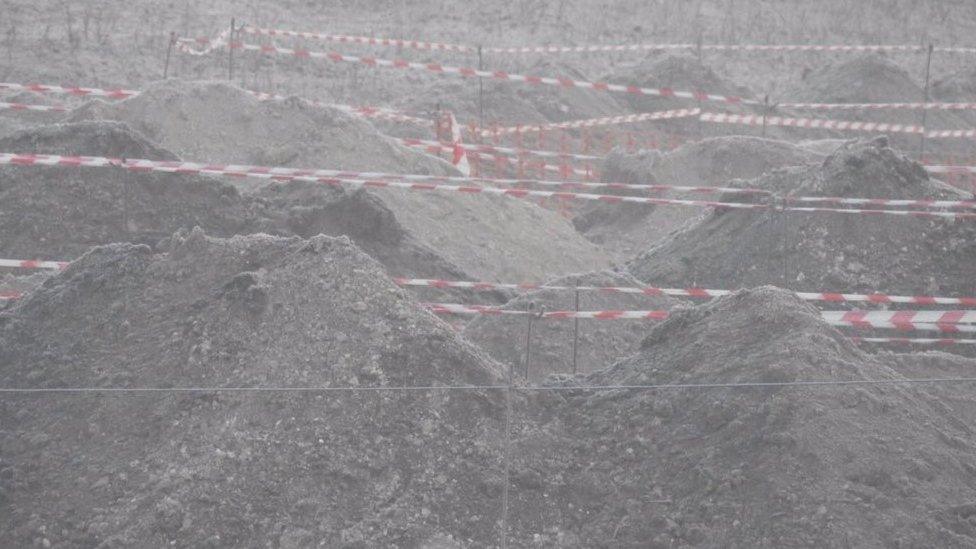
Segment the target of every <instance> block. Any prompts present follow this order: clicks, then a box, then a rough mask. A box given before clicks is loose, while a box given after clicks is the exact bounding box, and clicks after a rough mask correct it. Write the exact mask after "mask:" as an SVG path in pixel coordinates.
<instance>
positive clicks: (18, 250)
mask: <svg viewBox="0 0 976 549" xmlns="http://www.w3.org/2000/svg"><path fill="white" fill-rule="evenodd" d="M0 151H4V152H16V153H47V154H63V155H86V156H110V157H116V158H122V157H129V158H149V159H154V160H174V159H176V157H175V156H174V155H173V154H172V153H170V152H168V151H166V150H164V149H161V148H159V147H157V146H155V145H153V144H151V143H149V142H148V141H146V140H145V138H143V137H141V136H140V135H138V134H136V133H134V132H133V131H132V130H130V129H129V128H128V127H126V126H125V125H123V124H119V123H115V122H84V123H77V124H62V125H54V126H44V127H40V128H37V129H31V130H24V131H21V132H18V133H16V134H14V135H11V136H9V137H6V138H3V139H0ZM0 202H2V203H3V204H4V208H3V210H4V213H3V214H0V253H2V254H3V256H4V257H10V258H32V259H33V258H37V259H52V260H70V259H74V258H76V257H78V256H79V255H81V254H82V253H84V252H86V251H88V249H89V248H90V247H92V246H95V245H98V244H106V243H109V242H121V241H126V242H136V243H147V244H155V242H156V241H158V240H159V239H160V238H164V237H166V236H167V235H169V234H172V233H173V231H175V230H177V229H179V228H192V227H194V226H199V227H202V228H204V229H206V230H207V231H209V232H211V233H213V234H215V235H221V236H230V235H233V234H240V233H252V232H262V231H265V232H266V231H271V230H273V226H272V225H271V223H270V222H269V221H268V219H267V214H266V213H265V211H264V210H265V209H264V207H263V206H262V204H260V203H258V202H256V201H253V200H250V199H246V198H244V197H242V196H241V195H240V193H239V192H238V191H237V190H236V189H235V188H234V187H232V186H230V185H227V184H224V183H223V182H221V181H217V180H213V179H211V178H204V177H195V176H189V175H173V174H159V173H133V172H129V171H127V170H124V169H120V168H115V167H106V168H60V167H18V166H3V167H0Z"/></svg>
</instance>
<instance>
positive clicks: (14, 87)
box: [0, 82, 140, 99]
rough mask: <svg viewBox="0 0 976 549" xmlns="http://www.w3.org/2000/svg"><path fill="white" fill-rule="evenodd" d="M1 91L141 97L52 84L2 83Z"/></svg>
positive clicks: (127, 93) (109, 90) (122, 97)
mask: <svg viewBox="0 0 976 549" xmlns="http://www.w3.org/2000/svg"><path fill="white" fill-rule="evenodd" d="M0 90H10V91H18V92H20V91H27V92H34V93H53V94H58V95H74V96H76V97H108V98H110V99H125V98H127V97H133V96H136V95H139V93H140V92H138V91H136V90H125V89H121V88H116V89H102V88H83V87H80V86H55V85H50V84H15V83H13V82H0Z"/></svg>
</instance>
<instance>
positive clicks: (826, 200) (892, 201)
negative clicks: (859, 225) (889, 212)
mask: <svg viewBox="0 0 976 549" xmlns="http://www.w3.org/2000/svg"><path fill="white" fill-rule="evenodd" d="M785 200H786V201H787V202H796V203H804V204H857V205H865V206H917V207H921V208H976V201H973V200H929V199H921V200H909V199H900V198H844V197H840V196H788V197H786V198H785Z"/></svg>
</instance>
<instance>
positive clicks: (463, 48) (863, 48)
mask: <svg viewBox="0 0 976 549" xmlns="http://www.w3.org/2000/svg"><path fill="white" fill-rule="evenodd" d="M242 32H244V33H246V34H253V35H259V36H288V37H294V38H305V39H308V40H322V41H328V42H338V43H346V44H350V43H351V44H367V45H372V46H394V47H398V48H411V49H417V50H441V51H454V52H461V53H476V52H477V51H478V47H477V46H469V45H464V44H445V43H438V42H427V41H420V40H397V39H392V38H374V37H370V36H346V35H338V34H326V33H319V32H301V31H292V30H283V29H267V28H258V27H247V26H246V27H244V28H243V29H242ZM198 43H203V44H205V43H207V40H206V39H202V41H201V40H198ZM698 48H701V49H702V50H710V51H826V52H924V51H926V50H927V49H928V48H927V46H917V45H910V44H864V45H849V44H701V45H698V44H589V45H580V46H520V47H498V46H492V47H483V48H481V51H482V52H486V53H507V54H521V53H595V52H623V51H653V50H694V49H698ZM933 51H937V52H947V53H976V48H970V47H935V48H933Z"/></svg>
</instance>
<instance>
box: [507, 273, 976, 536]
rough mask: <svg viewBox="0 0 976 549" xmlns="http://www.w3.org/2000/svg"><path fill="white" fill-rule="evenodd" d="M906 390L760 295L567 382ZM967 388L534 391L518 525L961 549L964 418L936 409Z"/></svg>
mask: <svg viewBox="0 0 976 549" xmlns="http://www.w3.org/2000/svg"><path fill="white" fill-rule="evenodd" d="M941 356H943V357H944V355H941ZM902 360H903V361H906V362H911V363H915V364H916V365H917V366H922V365H924V364H925V362H926V361H927V360H929V356H925V355H918V356H914V357H907V356H906V357H904V358H902ZM943 360H945V361H948V360H954V361H955V363H956V365H957V366H956V367H957V368H958V369H960V370H961V369H962V368H964V367H965V368H969V369H971V368H973V367H974V366H976V361H972V360H966V359H949V358H948V357H945V358H944V359H943ZM969 371H970V372H971V370H969ZM925 377H928V376H925ZM898 379H904V377H903V376H902V374H900V373H899V372H897V371H895V370H894V369H892V367H890V366H889V364H888V363H887V362H886V361H884V360H882V357H873V356H870V355H867V354H865V353H863V352H861V351H860V350H858V349H857V348H855V347H854V346H853V345H852V344H851V343H850V342H848V341H847V340H846V339H845V338H844V337H843V336H842V335H841V334H839V333H838V332H837V331H835V330H833V329H831V328H829V327H828V326H826V325H825V324H824V323H823V322H821V321H820V318H819V314H818V313H817V311H816V310H815V309H814V308H812V307H810V306H809V305H808V304H805V303H802V302H800V301H799V300H797V299H796V298H795V297H794V296H792V295H789V294H788V293H786V292H784V291H782V290H778V289H774V288H760V289H756V290H751V291H746V292H741V293H739V294H736V295H734V296H729V297H728V298H723V299H719V300H716V301H714V302H712V303H709V304H705V305H702V306H700V307H696V308H692V309H687V310H684V311H681V312H679V313H676V314H675V315H674V316H673V317H672V318H670V319H669V320H667V321H665V322H664V323H662V324H659V325H658V326H657V327H655V328H653V329H652V330H651V333H650V335H649V336H648V337H647V338H646V339H645V341H644V342H643V344H642V346H641V349H640V351H639V352H638V353H637V354H636V355H635V356H633V357H632V358H630V359H627V360H624V361H621V362H618V363H617V364H616V365H614V366H613V367H612V368H610V369H608V370H605V371H602V372H598V373H594V374H592V375H590V376H588V377H586V378H584V379H582V380H578V381H576V382H574V381H564V382H563V384H564V385H566V386H567V387H572V386H573V384H574V383H577V382H578V383H579V384H580V385H591V384H596V385H630V386H633V385H658V384H701V383H704V384H714V383H719V384H721V383H755V382H769V383H789V382H793V381H806V380H850V381H858V380H898ZM969 391H970V388H968V387H966V388H958V387H953V386H951V385H933V386H921V385H863V386H810V387H754V388H744V387H727V388H723V387H711V388H686V389H677V388H675V389H662V390H606V391H599V392H589V391H572V390H563V391H560V392H558V393H555V392H553V393H540V394H539V398H538V399H537V401H536V404H537V405H538V406H537V407H529V408H528V410H529V412H528V413H527V414H526V418H525V419H524V423H521V424H520V430H519V431H518V432H517V433H516V435H515V436H516V437H517V438H516V441H515V442H514V444H515V447H516V448H517V450H516V451H514V453H513V455H514V456H517V457H516V458H515V459H516V462H517V463H516V465H515V466H514V467H513V479H514V482H515V483H516V489H515V490H513V496H512V497H513V502H514V504H513V505H512V510H513V517H515V519H514V520H515V526H516V528H517V529H518V530H519V531H524V532H542V533H541V534H538V535H539V536H540V537H541V538H542V539H541V540H540V541H541V542H542V543H540V545H545V544H546V543H551V544H554V545H578V546H601V547H602V546H610V545H612V546H617V547H637V546H641V547H661V548H666V547H681V546H709V545H720V546H733V547H759V546H777V547H782V546H797V545H802V546H819V547H834V546H837V547H846V546H852V547H855V546H856V547H893V546H901V547H911V546H924V545H931V544H935V545H939V546H944V547H971V546H972V545H973V544H976V529H974V527H973V525H972V523H971V521H970V520H969V518H968V517H970V516H971V513H972V511H971V505H969V504H968V503H967V502H969V501H970V499H971V498H970V494H971V492H972V490H973V489H974V487H976V480H974V477H973V475H972V470H973V468H974V467H976V458H974V457H973V451H974V449H976V447H974V443H973V434H974V433H973V429H972V427H970V421H969V419H968V418H970V417H972V416H971V415H960V414H959V412H958V411H957V410H955V409H953V408H950V407H949V406H947V405H946V404H945V403H944V402H943V397H944V395H947V394H959V395H960V396H961V395H962V393H964V392H967V393H968V392H969Z"/></svg>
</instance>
